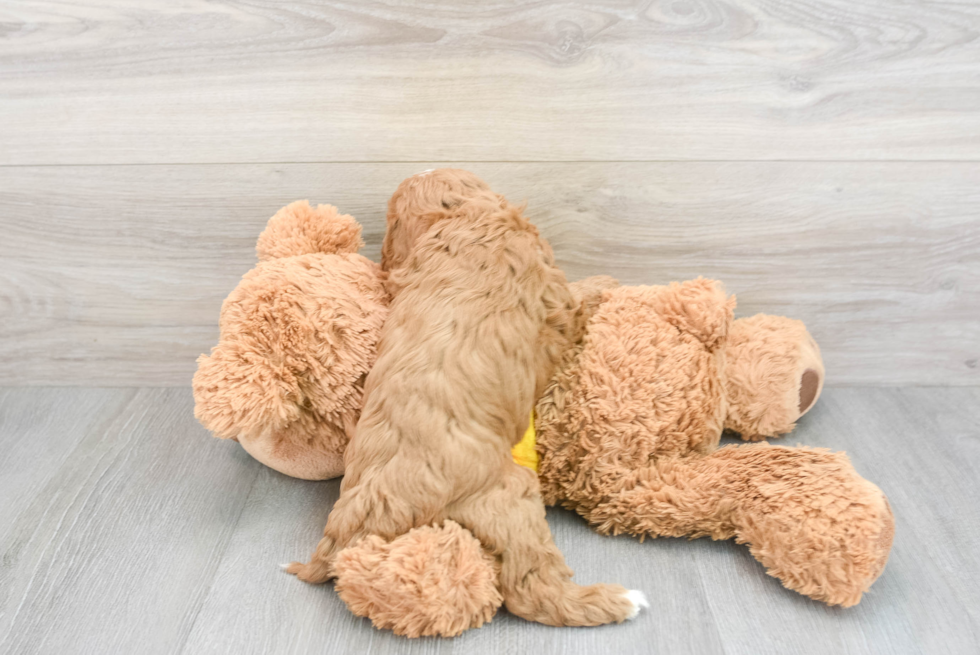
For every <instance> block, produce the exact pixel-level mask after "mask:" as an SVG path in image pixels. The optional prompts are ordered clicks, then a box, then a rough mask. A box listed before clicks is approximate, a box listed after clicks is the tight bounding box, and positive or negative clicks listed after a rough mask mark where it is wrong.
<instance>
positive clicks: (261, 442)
mask: <svg viewBox="0 0 980 655" xmlns="http://www.w3.org/2000/svg"><path fill="white" fill-rule="evenodd" d="M363 246H364V241H363V240H362V239H361V226H360V224H359V223H358V222H357V221H356V220H354V218H353V217H351V216H348V215H346V214H341V213H339V212H338V211H337V208H336V207H333V206H331V205H319V206H317V207H311V206H310V204H309V202H307V201H297V202H294V203H291V204H289V205H287V206H286V207H283V208H282V209H280V210H279V211H278V212H276V214H275V215H274V216H273V217H272V218H270V219H269V222H268V224H267V226H266V228H265V230H264V231H263V232H262V234H261V235H259V239H258V243H257V244H256V248H255V250H256V254H257V256H258V259H259V263H258V265H257V266H256V267H255V268H254V269H252V270H251V271H249V272H248V273H246V274H245V275H244V276H243V277H242V280H241V282H239V284H238V286H237V287H236V288H235V289H234V291H232V292H231V294H229V296H228V297H227V298H226V299H225V301H224V303H223V304H222V306H221V316H220V320H219V329H220V333H221V338H220V341H219V343H218V345H217V346H215V347H214V348H212V350H211V354H210V355H201V356H200V357H199V358H198V360H197V372H196V373H195V374H194V380H193V389H194V401H195V404H194V415H195V416H196V417H197V419H198V420H199V421H200V422H201V423H202V424H203V425H204V426H205V427H206V428H207V429H209V430H210V431H211V432H212V433H213V434H214V436H216V437H219V438H222V439H231V440H234V441H237V442H238V443H240V444H241V446H242V448H244V449H245V450H246V451H247V452H248V453H249V454H250V455H251V456H252V457H254V458H255V459H257V460H258V461H260V462H262V463H263V464H265V465H266V466H269V467H271V468H273V469H275V470H277V471H279V472H280V473H284V474H286V475H289V476H292V477H295V478H302V479H306V480H327V479H329V478H335V477H337V476H340V475H343V473H344V450H345V448H346V447H347V442H348V440H349V435H350V433H351V432H352V431H353V429H354V425H355V424H356V423H357V418H358V416H359V415H360V412H361V404H362V393H363V382H364V378H365V376H366V375H367V373H368V371H369V370H371V366H372V365H373V364H374V357H375V354H376V353H375V347H376V344H377V341H378V336H379V334H380V332H381V326H382V325H383V324H384V320H385V318H386V316H387V314H388V294H387V291H386V290H385V286H384V281H385V277H386V275H385V274H384V272H383V271H382V270H381V267H380V266H379V265H378V264H376V263H374V262H372V261H371V260H369V259H368V258H367V257H364V256H363V255H360V254H358V252H357V251H358V250H360V248H362V247H363Z"/></svg>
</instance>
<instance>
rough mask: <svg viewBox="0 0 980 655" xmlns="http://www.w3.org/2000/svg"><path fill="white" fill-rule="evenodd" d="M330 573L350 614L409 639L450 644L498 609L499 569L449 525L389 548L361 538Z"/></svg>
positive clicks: (469, 536)
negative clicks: (443, 640)
mask: <svg viewBox="0 0 980 655" xmlns="http://www.w3.org/2000/svg"><path fill="white" fill-rule="evenodd" d="M335 567H336V571H337V582H336V584H337V593H338V594H339V595H340V598H341V599H342V600H343V601H344V602H345V603H346V604H347V607H348V608H349V609H350V611H351V612H353V613H354V614H356V615H358V616H364V617H367V618H369V619H371V621H372V623H374V625H375V627H377V628H380V629H390V630H392V631H394V633H395V634H397V635H403V636H406V637H428V636H439V637H455V636H456V635H458V634H460V633H462V632H463V631H465V630H469V629H470V628H479V627H480V626H482V625H483V624H484V623H486V622H487V621H490V620H491V619H492V618H493V616H494V614H495V613H496V612H497V608H499V607H500V605H501V603H503V597H502V596H501V595H500V591H499V589H498V588H497V574H498V568H499V567H498V565H497V563H496V561H495V560H494V558H493V557H492V556H491V555H490V554H489V553H487V552H486V551H484V549H483V547H482V546H481V545H480V542H479V541H478V540H477V539H476V537H474V536H473V535H472V534H471V533H470V532H469V531H467V530H465V529H464V528H462V527H460V526H459V524H457V523H454V522H452V521H446V522H445V523H444V524H443V525H442V526H425V527H421V528H414V529H412V530H410V531H409V532H407V533H406V534H403V535H401V536H400V537H397V538H395V539H393V540H392V541H385V540H384V539H382V538H381V537H378V536H376V535H372V536H370V537H366V538H365V539H362V540H361V541H360V542H359V543H357V544H355V545H354V546H351V547H349V548H346V549H344V550H342V551H340V553H339V554H338V555H337V560H336V564H335Z"/></svg>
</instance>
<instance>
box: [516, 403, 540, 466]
mask: <svg viewBox="0 0 980 655" xmlns="http://www.w3.org/2000/svg"><path fill="white" fill-rule="evenodd" d="M510 454H511V457H513V458H514V461H515V462H517V463H518V464H520V465H521V466H526V467H527V468H529V469H531V470H532V471H534V472H535V473H536V472H537V471H538V451H537V450H535V449H534V412H531V422H530V423H529V424H528V426H527V432H525V433H524V436H523V437H522V438H521V440H520V441H519V442H517V445H516V446H514V447H513V448H511V449H510Z"/></svg>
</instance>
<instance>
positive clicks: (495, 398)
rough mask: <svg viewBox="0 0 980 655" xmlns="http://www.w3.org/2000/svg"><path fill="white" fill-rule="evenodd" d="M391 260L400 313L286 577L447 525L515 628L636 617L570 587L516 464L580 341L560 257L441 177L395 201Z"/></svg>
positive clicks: (534, 486) (461, 176)
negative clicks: (475, 544)
mask: <svg viewBox="0 0 980 655" xmlns="http://www.w3.org/2000/svg"><path fill="white" fill-rule="evenodd" d="M382 252H383V260H382V266H383V267H384V268H385V269H387V270H388V271H389V273H390V277H389V280H388V284H389V291H390V292H391V293H392V298H393V299H392V303H391V305H390V309H389V316H388V319H387V321H386V322H385V324H384V327H383V328H382V332H381V337H380V341H379V344H378V356H377V360H376V363H375V365H374V368H373V369H372V370H371V372H370V373H369V374H368V376H367V380H366V382H365V405H364V409H363V411H362V414H361V418H360V421H359V422H358V424H357V428H356V432H355V435H354V437H353V439H352V440H351V442H350V444H349V446H348V448H347V452H346V454H345V475H344V479H343V482H342V484H341V494H340V498H339V499H338V501H337V502H336V504H335V505H334V508H333V511H332V512H331V513H330V516H329V518H328V520H327V525H326V528H325V529H324V537H323V539H322V540H321V541H320V543H319V545H318V546H317V548H316V551H315V552H314V553H313V556H312V558H311V559H310V562H309V563H307V564H301V563H298V562H296V563H293V564H291V565H290V566H289V567H288V569H287V570H288V571H289V572H290V573H293V574H296V575H297V576H298V577H299V578H300V579H302V580H304V581H306V582H311V583H320V582H325V581H327V580H329V579H331V578H333V577H335V575H336V572H335V568H334V562H335V559H336V557H337V554H338V553H339V552H340V551H341V550H343V549H344V548H345V547H347V546H350V545H354V544H355V543H357V542H358V541H360V540H361V539H363V538H365V537H368V536H370V535H377V536H379V537H381V538H382V539H385V540H391V539H393V538H395V537H397V536H399V535H402V534H404V533H406V532H408V531H409V530H410V529H412V528H415V527H418V526H424V525H431V524H438V523H442V522H444V521H447V520H451V521H454V522H456V523H458V524H459V525H461V526H463V527H464V528H466V529H468V530H469V531H470V532H471V533H472V534H473V535H474V536H476V538H477V539H479V540H480V542H481V544H482V545H483V547H484V548H485V549H487V551H488V552H489V553H490V554H491V555H493V556H494V557H495V558H496V560H497V562H498V563H499V565H500V575H499V585H500V591H501V594H502V595H503V598H504V602H505V604H506V606H507V609H508V610H510V611H511V612H512V613H513V614H516V615H518V616H521V617H523V618H526V619H528V620H531V621H537V622H540V623H545V624H548V625H568V626H573V625H574V626H577V625H599V624H603V623H610V622H613V621H616V622H619V621H622V620H624V619H627V618H631V617H632V616H634V615H635V614H636V612H637V611H638V609H639V605H640V604H642V603H641V601H642V598H641V596H640V595H638V594H637V593H635V592H633V594H632V596H631V595H629V594H628V593H627V591H626V589H624V588H623V587H621V586H619V585H610V584H596V585H591V586H587V587H583V586H579V585H576V584H574V583H573V582H572V581H571V577H572V572H571V570H570V569H569V568H568V567H567V566H566V565H565V561H564V558H563V557H562V554H561V552H560V551H559V550H558V548H557V547H556V546H555V544H554V542H553V540H552V537H551V532H550V530H549V528H548V524H547V522H546V520H545V509H544V504H543V502H542V498H541V492H540V488H539V485H538V480H537V476H536V475H535V474H534V472H533V471H530V470H528V469H526V468H522V467H520V466H518V465H517V464H515V463H514V462H513V460H512V459H511V455H510V448H511V447H512V446H513V445H514V444H515V443H517V442H518V441H519V440H520V438H521V435H522V434H523V432H524V430H525V428H526V427H527V421H528V416H529V415H530V413H531V409H532V407H533V405H534V401H535V399H536V398H537V397H539V396H540V394H541V393H542V392H543V390H544V387H545V386H546V384H547V383H548V381H549V380H550V378H551V376H552V373H553V372H554V369H555V366H556V364H557V362H558V360H559V359H560V357H561V355H562V353H563V352H564V351H565V350H567V349H568V348H569V347H571V345H572V344H573V343H574V342H576V341H577V340H579V339H580V338H581V336H582V333H583V330H584V317H583V311H582V309H581V305H580V303H576V302H575V299H574V298H573V296H572V293H571V291H570V290H569V286H568V283H567V281H566V279H565V275H564V274H563V273H562V272H561V271H560V270H559V269H558V268H557V267H556V266H555V265H554V256H553V254H552V252H551V248H550V247H549V246H548V244H547V243H546V242H545V241H544V239H542V238H541V236H540V235H539V234H538V231H537V229H536V228H535V227H534V226H533V225H531V224H530V223H529V222H528V221H527V220H526V219H525V218H524V216H523V214H522V211H521V208H520V207H515V206H512V205H510V204H508V203H507V202H506V200H505V199H504V198H503V197H502V196H499V195H497V194H495V193H493V192H492V191H491V190H490V188H489V187H488V186H487V185H486V183H484V182H483V181H482V180H480V179H479V178H477V177H476V176H474V175H472V174H471V173H467V172H466V171H456V170H437V171H430V172H426V173H423V174H420V175H418V176H414V177H412V178H409V179H408V180H406V181H404V182H403V183H402V184H401V185H400V186H399V188H398V190H397V191H396V192H395V194H394V196H393V197H392V199H391V201H390V203H389V211H388V231H387V234H386V236H385V242H384V246H383V251H382ZM637 599H640V600H637Z"/></svg>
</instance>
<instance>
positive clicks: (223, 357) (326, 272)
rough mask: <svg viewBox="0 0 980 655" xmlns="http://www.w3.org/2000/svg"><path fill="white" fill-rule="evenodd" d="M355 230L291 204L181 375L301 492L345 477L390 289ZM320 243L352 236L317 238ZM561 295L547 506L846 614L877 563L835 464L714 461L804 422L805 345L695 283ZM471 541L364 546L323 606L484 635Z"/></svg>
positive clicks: (545, 433) (453, 178)
mask: <svg viewBox="0 0 980 655" xmlns="http://www.w3.org/2000/svg"><path fill="white" fill-rule="evenodd" d="M427 175H428V176H435V178H434V179H435V180H436V182H437V183H436V184H427V185H426V186H425V188H426V189H427V190H426V191H425V193H428V194H435V196H438V195H439V193H440V191H439V189H443V190H444V192H445V193H447V194H449V193H450V192H451V193H452V195H453V197H454V198H455V200H454V201H456V202H458V201H459V198H458V195H459V193H460V189H461V188H465V187H467V186H471V185H473V184H475V182H473V180H474V179H475V180H476V181H478V182H479V184H481V185H484V186H485V183H483V182H482V181H481V180H479V178H475V176H472V174H470V173H467V172H465V171H451V170H440V171H434V172H430V173H428V174H427ZM461 178H465V179H466V180H467V184H466V185H462V186H461V185H460V184H459V183H458V182H459V180H460V179H461ZM428 181H429V182H432V181H433V178H432V177H430V178H429V180H428ZM406 185H408V186H406ZM413 188H414V186H413V185H412V184H411V178H410V180H407V181H406V182H405V183H403V184H402V186H401V187H400V188H399V193H397V194H396V196H398V197H399V198H401V200H400V202H399V203H398V205H397V206H396V205H395V203H392V204H390V205H389V214H392V213H397V212H399V211H406V207H425V206H427V205H430V204H432V203H439V202H440V198H439V197H431V198H430V197H426V198H418V199H415V200H414V201H413V202H410V203H406V202H405V195H406V190H407V191H408V192H411V190H412V189H413ZM394 218H396V219H397V216H395V217H394ZM391 220H392V216H389V224H390V223H391ZM352 224H353V225H354V226H356V223H355V222H354V221H353V219H351V218H350V217H347V216H340V215H338V214H337V213H336V211H335V210H334V209H333V208H332V207H324V206H320V207H319V208H317V209H316V210H314V209H311V208H309V206H308V205H305V204H302V203H293V204H292V205H290V206H289V207H287V208H286V209H284V210H283V211H281V212H280V213H278V214H277V215H276V216H274V217H273V218H272V219H271V220H270V223H269V228H267V230H266V232H264V233H263V235H262V237H261V238H260V241H259V248H258V250H259V255H260V259H263V260H264V261H262V262H261V263H260V264H259V265H258V266H257V267H256V269H255V270H253V271H252V272H250V273H249V274H247V275H246V276H245V278H243V280H242V283H241V284H240V285H239V287H238V288H237V289H236V290H235V291H234V292H233V293H232V294H231V296H229V298H228V299H227V300H226V301H225V304H224V306H223V307H222V319H221V333H222V335H221V342H220V343H219V345H218V346H217V347H216V348H215V349H214V350H213V351H212V354H211V356H210V357H205V356H202V358H201V359H200V360H199V366H200V368H199V370H198V374H197V375H196V376H195V384H194V389H195V398H196V401H197V407H196V415H197V416H198V418H199V419H200V420H201V421H202V423H203V424H204V425H205V427H208V428H209V429H211V430H212V431H213V432H214V433H215V434H216V436H220V437H226V438H229V437H232V438H238V440H239V441H240V442H241V443H242V445H243V447H245V448H246V450H248V451H249V452H250V453H252V454H253V456H255V457H256V458H257V459H259V460H260V461H262V462H263V463H266V464H267V465H269V466H272V467H273V468H276V469H277V470H279V471H282V472H284V473H286V474H288V475H294V476H296V477H305V478H310V479H315V478H327V477H332V476H334V475H338V474H339V473H340V472H341V470H340V468H339V466H340V462H341V456H342V451H343V448H344V446H345V444H346V441H347V437H348V435H349V434H350V432H351V429H352V426H353V425H354V423H356V419H357V414H358V411H359V408H360V401H361V395H360V389H361V387H360V383H361V381H362V380H363V376H364V374H365V373H366V372H367V371H368V370H369V369H370V366H371V363H372V362H373V357H374V352H373V344H374V343H375V341H376V339H377V335H378V330H379V328H380V325H381V324H382V323H383V321H384V316H385V302H386V296H385V294H384V288H383V278H384V273H383V272H382V271H380V270H379V269H378V267H377V266H376V265H374V264H371V263H370V262H368V261H367V260H365V259H364V258H362V257H360V256H359V255H356V254H354V251H355V250H356V249H357V248H358V247H359V245H360V243H359V229H357V228H354V227H352ZM306 233H310V236H309V237H304V236H302V235H304V234H306ZM335 234H337V235H339V234H343V235H347V236H346V238H343V239H341V238H336V237H323V236H318V235H335ZM350 235H355V236H354V237H353V238H351V236H350ZM280 240H282V241H283V244H284V245H283V247H276V246H275V245H274V244H276V243H278V242H279V241H280ZM285 244H288V245H285ZM312 253H319V254H312ZM337 253H343V254H337ZM270 255H275V256H278V259H272V260H269V259H268V257H269V256H270ZM313 262H316V263H315V264H314V263H313ZM311 271H312V272H311ZM358 275H361V276H362V277H361V279H360V280H358V279H357V277H358ZM572 286H573V289H574V291H575V293H576V295H577V298H578V299H579V301H580V303H581V306H582V311H583V312H584V313H585V314H586V315H587V316H588V328H587V331H586V334H585V337H584V339H583V340H582V341H581V342H580V343H579V344H577V345H576V346H575V347H573V348H572V349H570V350H569V351H568V352H566V353H565V355H564V357H563V360H562V363H561V365H560V367H559V369H558V371H557V373H556V374H555V376H554V378H553V379H552V381H551V383H550V384H549V386H548V387H547V389H546V391H545V393H544V394H543V396H542V397H541V398H540V399H539V400H538V403H537V405H536V408H535V412H534V414H535V421H534V428H535V435H534V438H535V439H536V444H535V449H536V452H537V454H538V455H539V457H540V461H539V463H538V466H537V470H538V474H539V480H540V483H541V487H542V493H543V496H544V497H545V499H546V501H547V502H549V503H552V504H554V503H561V504H562V505H564V506H566V507H569V508H571V509H574V510H575V511H577V512H578V513H579V514H581V515H582V516H583V517H585V518H586V519H587V520H588V521H589V523H590V524H591V525H592V526H593V527H594V528H595V529H596V530H597V531H599V532H601V533H604V534H605V533H613V534H615V533H620V532H628V533H631V534H635V535H638V536H640V537H641V538H643V537H645V536H653V537H656V536H689V537H700V536H710V537H712V538H713V539H729V538H733V537H734V538H735V539H736V540H737V541H738V542H739V543H746V544H748V545H749V548H750V551H751V552H752V554H753V555H754V556H755V557H756V558H757V559H758V560H759V561H760V562H761V563H762V564H763V565H764V566H766V568H767V569H768V572H769V573H770V574H771V575H774V576H775V577H777V578H779V579H780V580H781V581H782V582H783V584H784V585H785V586H787V587H789V588H791V589H795V590H797V591H799V592H800V593H804V594H807V595H809V596H811V597H813V598H816V599H818V600H822V601H824V602H827V603H829V604H833V605H844V606H849V605H853V604H855V603H857V602H858V601H859V600H860V598H861V595H862V594H863V593H864V591H866V590H867V589H868V587H869V586H870V585H871V583H872V582H873V581H874V580H875V579H876V578H877V577H878V575H879V574H880V573H881V570H882V569H883V567H884V564H885V561H886V560H887V556H888V552H889V550H890V547H891V539H892V534H893V530H894V521H893V518H892V515H891V511H890V509H889V507H888V503H887V500H886V499H885V497H884V495H883V494H882V493H881V491H880V490H879V489H878V488H877V487H876V486H874V485H873V484H872V483H870V482H868V481H866V480H864V479H863V478H861V477H860V476H859V475H858V474H857V472H856V471H855V470H854V468H853V467H852V466H851V464H850V462H849V461H848V459H847V457H846V456H845V455H843V454H840V453H832V452H829V451H826V450H819V449H808V448H787V447H782V446H770V445H768V444H748V445H739V446H726V447H724V448H719V447H718V445H719V438H720V436H721V434H722V431H723V430H724V429H725V428H727V429H730V430H732V431H735V432H738V433H740V434H741V435H742V437H743V438H744V439H748V440H758V439H762V438H765V437H772V436H777V435H779V434H782V433H785V432H788V431H790V430H791V429H792V428H793V427H794V425H795V422H796V420H797V419H798V418H799V417H800V416H801V415H802V414H804V413H805V412H806V411H808V410H809V409H810V408H811V407H812V406H813V404H814V403H815V402H816V400H817V397H818V396H819V394H820V390H821V387H822V384H823V378H824V369H823V365H822V362H821V360H820V354H819V349H818V348H817V346H816V344H815V343H814V342H813V340H812V339H811V338H810V336H809V334H808V333H807V331H806V329H805V328H804V326H803V324H802V323H800V322H799V321H794V320H791V319H786V318H781V317H774V316H765V315H758V316H755V317H751V318H743V319H739V320H733V310H734V307H735V301H734V298H730V297H728V296H726V294H725V293H724V291H723V290H722V287H721V285H720V284H718V283H716V282H713V281H710V280H704V279H698V280H694V281H690V282H685V283H680V284H678V283H673V284H670V285H666V286H652V287H642V286H641V287H629V286H627V287H620V286H618V285H617V283H616V281H615V280H613V279H612V278H608V277H598V278H589V279H587V280H583V281H581V282H578V283H575V284H573V285H572ZM532 464H533V462H532ZM464 528H465V526H464V527H460V526H458V525H456V524H454V523H451V522H447V523H446V524H444V525H442V526H428V527H419V528H416V529H415V530H412V531H411V532H409V533H408V534H406V535H403V536H401V537H399V538H397V539H395V540H393V541H391V542H384V541H383V540H381V539H380V538H377V537H374V538H371V539H366V540H364V541H362V542H361V543H360V544H358V545H357V546H354V547H352V548H349V549H347V550H346V551H344V552H342V553H341V555H340V556H339V557H338V560H337V563H336V569H337V575H338V577H337V589H338V592H339V593H340V595H341V597H342V598H343V599H344V600H345V602H347V604H348V606H349V607H350V608H351V609H352V611H354V612H355V613H357V614H360V615H363V616H368V617H370V618H371V619H372V620H373V621H374V622H375V624H376V625H378V626H379V627H386V628H391V629H393V630H395V631H396V632H397V633H399V634H405V635H408V636H420V635H437V634H438V635H444V636H450V635H454V634H458V633H459V632H462V631H463V630H465V629H467V628H469V627H477V626H479V625H482V624H483V623H484V622H485V621H486V620H489V618H490V617H492V615H493V613H494V612H495V611H496V609H497V607H498V606H499V605H500V602H501V600H500V594H499V592H498V591H497V589H496V587H495V585H494V584H493V580H494V579H495V578H494V576H495V562H494V561H493V558H491V557H489V555H487V554H486V553H485V552H483V551H482V550H481V548H480V544H479V542H478V541H477V540H476V539H475V538H474V537H473V536H472V535H471V534H470V533H469V532H468V531H467V530H465V529H464Z"/></svg>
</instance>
